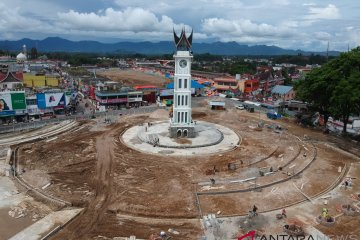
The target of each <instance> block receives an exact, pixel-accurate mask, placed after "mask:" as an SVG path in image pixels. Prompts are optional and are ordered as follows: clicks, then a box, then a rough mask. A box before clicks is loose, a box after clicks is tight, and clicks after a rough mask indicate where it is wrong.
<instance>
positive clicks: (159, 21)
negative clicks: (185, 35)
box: [58, 8, 176, 33]
mask: <svg viewBox="0 0 360 240" xmlns="http://www.w3.org/2000/svg"><path fill="white" fill-rule="evenodd" d="M58 17H59V20H60V21H61V25H62V26H63V27H66V28H68V29H76V30H89V31H94V30H95V31H106V32H107V31H131V32H135V33H137V32H153V31H160V32H161V31H170V30H171V29H172V27H173V26H174V25H176V24H175V23H174V22H173V20H172V19H171V18H169V17H168V16H165V15H163V16H161V18H158V17H157V16H156V15H155V14H154V13H152V12H150V11H148V10H145V9H142V8H127V9H125V10H123V11H116V10H114V9H113V8H107V9H106V10H105V11H104V12H99V13H94V12H91V13H80V12H76V11H74V10H70V11H69V12H66V13H58Z"/></svg>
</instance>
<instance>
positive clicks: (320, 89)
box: [295, 47, 360, 133]
mask: <svg viewBox="0 0 360 240" xmlns="http://www.w3.org/2000/svg"><path fill="white" fill-rule="evenodd" d="M295 89H296V90H297V96H298V98H299V99H301V100H303V101H307V102H308V103H310V104H311V105H312V106H313V107H315V109H317V110H318V111H319V112H320V113H322V114H324V115H325V122H326V121H327V119H328V116H329V115H330V114H331V115H333V116H334V117H336V118H341V120H342V121H343V122H344V128H343V133H346V125H347V123H348V122H349V117H350V116H351V115H352V114H359V113H360V106H359V105H360V47H358V48H356V49H354V50H352V51H351V52H348V53H343V54H341V55H340V57H338V58H336V59H334V60H331V61H329V62H328V63H327V64H325V65H323V66H322V67H321V68H317V69H314V70H312V71H311V72H310V73H309V74H308V75H306V77H305V80H303V81H300V82H298V83H297V84H296V85H295Z"/></svg>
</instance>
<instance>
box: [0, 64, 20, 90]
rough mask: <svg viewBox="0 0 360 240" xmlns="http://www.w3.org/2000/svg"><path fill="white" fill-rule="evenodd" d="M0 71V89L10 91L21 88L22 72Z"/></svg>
mask: <svg viewBox="0 0 360 240" xmlns="http://www.w3.org/2000/svg"><path fill="white" fill-rule="evenodd" d="M4 71H6V72H3V71H0V89H1V90H12V89H17V88H23V74H22V72H10V71H8V69H6V70H4Z"/></svg>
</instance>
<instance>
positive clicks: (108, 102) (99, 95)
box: [95, 82, 143, 108]
mask: <svg viewBox="0 0 360 240" xmlns="http://www.w3.org/2000/svg"><path fill="white" fill-rule="evenodd" d="M95 100H96V102H97V105H98V106H108V107H109V106H114V107H117V108H121V107H138V106H141V105H142V104H143V92H142V91H136V90H133V89H132V88H129V87H121V86H120V84H119V83H117V82H105V83H98V84H97V90H96V91H95Z"/></svg>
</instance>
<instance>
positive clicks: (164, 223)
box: [0, 98, 360, 240]
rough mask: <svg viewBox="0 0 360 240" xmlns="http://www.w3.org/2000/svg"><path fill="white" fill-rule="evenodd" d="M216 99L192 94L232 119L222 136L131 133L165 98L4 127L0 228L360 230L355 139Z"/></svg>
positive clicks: (218, 235)
mask: <svg viewBox="0 0 360 240" xmlns="http://www.w3.org/2000/svg"><path fill="white" fill-rule="evenodd" d="M208 102H209V99H207V98H194V99H193V119H194V120H195V121H198V122H202V121H203V122H207V123H209V124H214V126H217V125H219V127H218V128H221V127H223V128H224V129H225V128H226V129H227V130H222V133H223V135H224V136H223V138H222V139H221V140H220V141H218V140H216V142H214V144H210V145H211V146H195V147H192V148H187V147H186V146H189V145H191V144H192V143H193V141H195V140H192V139H190V138H179V139H176V144H175V145H176V147H175V148H174V149H171V148H169V147H167V146H162V145H161V141H162V140H160V144H158V145H156V144H155V145H153V144H150V143H146V141H145V142H141V137H139V139H136V134H135V135H134V136H133V137H128V136H127V134H130V133H131V132H130V133H129V131H130V129H132V128H134V127H138V128H139V127H140V126H147V127H146V131H150V130H151V128H152V126H153V125H152V124H155V123H161V122H166V121H168V119H169V110H168V109H165V108H155V109H153V110H151V111H150V112H148V113H137V114H124V115H122V116H114V117H113V119H114V121H113V123H111V124H108V123H104V119H102V118H97V119H93V120H83V121H67V122H62V123H60V124H56V125H52V126H47V127H43V128H41V129H37V130H33V131H29V132H25V133H17V134H15V133H13V134H8V135H3V136H2V138H1V142H0V146H1V148H2V152H1V153H2V155H3V156H4V157H3V158H2V166H4V169H5V171H4V175H6V176H8V177H7V178H6V179H4V177H2V180H1V181H4V183H3V184H2V187H1V188H2V189H0V190H1V191H2V192H4V193H3V194H2V196H4V197H2V198H1V199H0V214H1V219H2V220H0V221H1V226H5V228H2V229H1V230H0V238H1V239H8V238H10V239H146V240H148V239H149V240H150V239H152V240H155V239H182V240H184V239H207V240H211V239H214V240H215V239H238V238H241V236H243V235H245V234H247V233H250V235H251V234H253V235H254V234H255V236H257V237H261V236H266V237H267V238H268V237H269V236H273V235H281V234H283V235H284V234H287V235H288V236H294V235H295V236H313V238H314V239H315V237H316V236H318V237H323V238H324V239H325V237H328V238H330V237H334V236H340V235H342V236H345V235H346V236H355V237H357V236H360V229H359V228H358V227H357V226H359V224H360V214H359V206H360V181H359V176H360V165H359V156H360V151H359V148H358V145H356V143H354V142H351V141H347V140H343V139H340V138H336V137H333V136H330V135H324V134H323V133H321V132H318V131H314V130H312V129H307V128H302V127H300V126H298V125H297V124H296V123H295V122H293V121H292V120H291V119H286V118H284V119H280V120H270V119H267V118H266V116H265V115H263V114H260V113H259V114H254V113H250V112H247V111H241V110H237V109H235V107H234V106H231V105H230V104H228V106H227V108H226V110H225V111H214V110H211V109H210V107H209V103H208ZM220 126H221V127H220ZM216 128H217V127H216ZM134 131H135V130H134ZM227 131H228V132H227ZM230 131H231V133H230ZM231 134H235V135H234V136H233V138H231V136H232V135H231ZM211 135H212V136H213V134H211ZM205 138H206V137H204V139H205ZM227 139H230V140H227ZM201 141H202V140H201ZM219 144H220V145H219ZM182 145H184V147H181V146H182ZM7 164H10V165H7ZM9 166H11V167H9ZM25 236H26V237H25ZM11 237H12V238H11ZM24 237H25V238H24ZM353 239H354V238H353Z"/></svg>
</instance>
